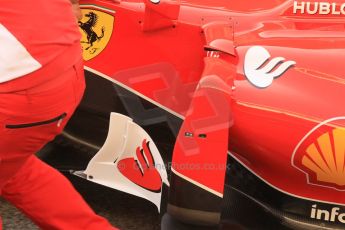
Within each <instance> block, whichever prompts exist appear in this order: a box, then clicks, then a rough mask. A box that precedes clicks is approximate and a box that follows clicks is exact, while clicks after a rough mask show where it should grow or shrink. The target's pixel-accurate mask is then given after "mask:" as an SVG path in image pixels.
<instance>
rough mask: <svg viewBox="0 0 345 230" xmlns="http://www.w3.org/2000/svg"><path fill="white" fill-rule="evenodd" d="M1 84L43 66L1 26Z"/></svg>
mask: <svg viewBox="0 0 345 230" xmlns="http://www.w3.org/2000/svg"><path fill="white" fill-rule="evenodd" d="M0 44H1V52H0V83H3V82H6V81H10V80H13V79H15V78H18V77H21V76H23V75H26V74H29V73H31V72H33V71H35V70H37V69H39V68H41V67H42V65H41V64H40V63H39V62H38V61H36V60H35V59H34V58H33V57H32V56H31V55H30V53H29V52H28V51H27V50H26V48H25V47H24V46H23V45H22V44H21V43H20V42H19V41H18V40H17V39H16V38H15V37H14V35H13V34H11V32H10V31H8V30H7V29H6V28H5V27H4V26H3V25H2V24H0Z"/></svg>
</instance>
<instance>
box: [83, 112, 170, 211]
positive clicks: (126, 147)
mask: <svg viewBox="0 0 345 230" xmlns="http://www.w3.org/2000/svg"><path fill="white" fill-rule="evenodd" d="M144 139H146V140H147V141H149V142H150V150H151V152H152V155H153V159H154V161H155V165H156V169H157V171H158V172H159V174H160V176H161V179H162V184H163V183H165V184H166V185H168V186H169V181H168V175H167V171H166V168H165V167H164V161H163V159H162V157H161V155H160V153H159V151H158V149H157V147H156V145H155V144H154V142H153V140H152V139H151V137H150V136H149V135H148V134H147V133H146V132H145V130H144V129H142V128H141V127H140V126H139V125H137V124H136V123H134V122H133V121H132V119H131V118H129V117H127V116H124V115H122V114H119V113H111V117H110V126H109V132H108V136H107V139H106V141H105V143H104V145H103V147H102V148H101V149H100V150H99V151H98V153H97V154H96V155H95V156H94V157H93V158H92V160H91V161H90V162H89V164H88V166H87V168H86V170H85V171H84V173H85V174H86V175H87V179H88V180H90V181H92V182H95V183H98V184H101V185H104V186H107V187H110V188H113V189H116V190H120V191H123V192H125V193H129V194H132V195H134V196H138V197H141V198H144V199H147V200H149V201H151V202H152V203H154V204H155V205H156V206H157V208H158V210H160V204H161V196H162V193H161V192H151V191H149V190H146V189H144V188H143V187H141V186H138V185H137V184H135V183H133V182H132V181H130V180H129V179H128V178H127V177H125V176H124V175H123V174H122V173H121V172H120V171H119V169H118V163H119V161H121V160H122V159H127V158H134V159H137V158H136V149H137V147H140V146H142V141H143V140H144ZM120 167H121V166H120Z"/></svg>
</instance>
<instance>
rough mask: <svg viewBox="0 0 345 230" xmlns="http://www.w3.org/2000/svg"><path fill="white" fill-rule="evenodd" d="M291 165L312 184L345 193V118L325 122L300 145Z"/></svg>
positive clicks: (296, 149) (295, 151)
mask: <svg viewBox="0 0 345 230" xmlns="http://www.w3.org/2000/svg"><path fill="white" fill-rule="evenodd" d="M292 165H293V166H294V167H296V168H297V169H299V170H300V171H302V172H304V173H305V174H306V177H307V182H308V183H309V184H313V185H318V186H323V187H330V188H333V189H336V190H345V117H344V118H333V119H330V120H328V121H326V122H323V123H321V124H319V125H318V126H316V127H315V128H314V129H313V130H312V131H310V132H309V133H308V134H307V135H306V136H305V137H304V138H303V139H302V141H301V142H300V143H299V144H298V145H297V147H296V148H295V150H294V153H293V156H292Z"/></svg>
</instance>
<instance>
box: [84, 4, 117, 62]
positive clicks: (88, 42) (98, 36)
mask: <svg viewBox="0 0 345 230" xmlns="http://www.w3.org/2000/svg"><path fill="white" fill-rule="evenodd" d="M81 7H82V9H81V11H82V14H83V18H82V19H81V20H80V21H79V28H80V31H81V34H82V39H81V45H82V48H83V58H84V60H85V61H88V60H90V59H92V58H94V57H96V56H97V55H98V54H100V53H101V52H102V51H103V50H104V49H105V47H106V46H107V44H108V42H109V41H110V38H111V34H112V32H113V27H114V16H113V15H112V14H114V13H115V12H114V11H110V10H107V9H103V8H100V7H99V8H100V10H98V9H95V6H93V7H92V8H84V7H87V6H85V5H84V6H81ZM97 8H98V7H97ZM106 12H109V13H106Z"/></svg>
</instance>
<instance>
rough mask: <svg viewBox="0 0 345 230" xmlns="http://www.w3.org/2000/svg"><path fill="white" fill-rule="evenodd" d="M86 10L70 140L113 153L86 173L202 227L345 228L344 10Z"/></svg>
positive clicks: (131, 1) (217, 0)
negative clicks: (81, 76)
mask: <svg viewBox="0 0 345 230" xmlns="http://www.w3.org/2000/svg"><path fill="white" fill-rule="evenodd" d="M81 7H82V11H83V15H84V18H83V19H82V20H81V21H80V22H79V25H80V29H81V32H82V34H83V39H82V45H83V49H84V54H83V55H84V59H85V61H86V62H85V65H86V67H85V71H86V76H87V86H88V87H87V91H86V95H85V98H84V100H83V102H82V104H81V106H80V108H79V109H78V111H77V112H76V114H75V116H74V118H72V120H71V123H70V124H69V126H68V127H67V129H66V131H65V134H64V137H65V138H67V139H69V140H72V141H74V142H77V143H82V144H84V145H85V146H88V147H90V148H93V149H97V148H98V147H101V146H103V147H102V148H101V149H100V150H99V151H98V150H97V151H98V152H97V153H96V154H95V156H94V157H93V158H92V160H91V161H90V162H89V163H88V166H87V167H86V170H84V171H82V172H76V174H78V175H81V176H84V177H86V178H88V179H89V180H91V181H94V182H96V183H100V184H103V185H106V186H109V187H112V188H115V189H118V190H121V191H124V192H128V193H131V194H133V195H136V196H139V197H143V198H145V199H147V200H150V201H151V202H153V203H154V204H155V205H156V206H157V207H158V209H160V210H161V212H163V213H164V212H166V213H167V214H166V215H165V219H167V218H170V220H179V221H181V222H184V223H189V224H194V225H208V226H218V225H220V226H222V227H223V228H226V226H228V225H229V223H231V224H232V226H233V225H236V226H238V227H243V228H245V229H289V228H292V229H310V228H314V227H315V228H316V227H318V228H321V229H322V228H324V229H329V228H333V227H334V228H342V227H344V226H345V195H344V194H345V193H344V191H345V167H344V166H345V69H344V64H345V61H344V60H345V4H344V3H343V2H342V1H340V0H333V1H322V2H321V1H301V0H296V1H293V0H263V1H250V0H241V1H228V0H185V1H172V0H144V1H142V0H128V1H127V0H122V1H105V0H85V1H81ZM111 112H112V115H111V118H110V120H109V114H110V113H111ZM109 121H110V128H109V133H108V135H107V132H108V125H109ZM90 130H92V131H91V132H90ZM106 137H107V138H106ZM104 141H105V143H104ZM103 143H104V144H103ZM167 166H168V167H167ZM166 204H167V205H166ZM167 216H168V217H167ZM162 226H163V227H164V226H165V224H163V225H162Z"/></svg>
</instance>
